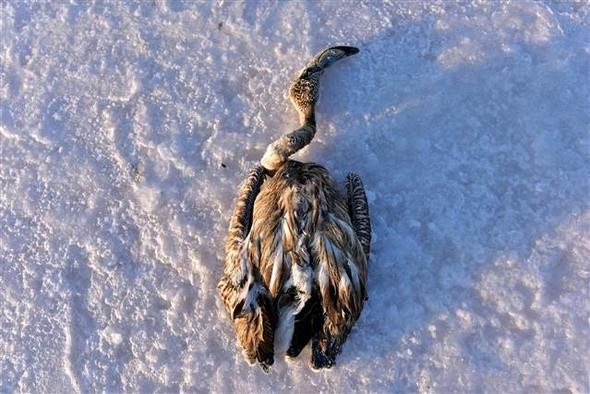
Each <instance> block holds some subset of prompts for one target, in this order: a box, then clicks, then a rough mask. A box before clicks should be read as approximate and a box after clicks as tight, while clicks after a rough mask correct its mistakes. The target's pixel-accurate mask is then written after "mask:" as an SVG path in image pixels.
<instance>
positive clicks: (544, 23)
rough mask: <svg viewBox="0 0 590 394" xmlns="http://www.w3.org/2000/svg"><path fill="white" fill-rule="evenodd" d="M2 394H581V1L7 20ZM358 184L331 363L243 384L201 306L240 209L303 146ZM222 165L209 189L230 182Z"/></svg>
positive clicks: (586, 362) (212, 314)
mask: <svg viewBox="0 0 590 394" xmlns="http://www.w3.org/2000/svg"><path fill="white" fill-rule="evenodd" d="M0 12H1V33H2V34H1V37H0V52H1V56H2V58H1V59H2V69H1V73H0V111H1V121H0V141H1V146H0V159H1V163H0V187H1V194H0V301H1V309H0V322H1V325H0V334H1V335H0V344H1V351H0V391H1V392H38V393H52V392H105V391H106V392H121V391H128V392H152V391H158V392H178V391H182V392H208V391H213V392H241V393H264V392H269V393H270V392H282V391H293V392H302V393H309V392H337V393H348V392H355V393H356V392H420V393H430V392H432V393H449V392H465V393H467V392H469V393H495V392H502V393H511V392H528V393H540V392H560V393H588V392H590V386H589V382H588V374H589V370H590V344H589V338H590V329H589V324H590V297H589V281H590V208H589V203H590V197H589V196H590V186H589V174H590V144H589V135H590V134H589V126H588V125H589V124H590V110H589V98H590V81H589V70H590V43H589V42H590V39H589V34H590V33H589V31H590V30H589V22H590V6H589V5H588V3H587V2H584V1H575V2H574V1H572V2H561V1H526V0H519V1H513V2H512V3H503V2H497V1H489V2H488V1H477V2H473V3H469V2H458V3H456V2H450V1H449V2H447V1H424V2H423V3H420V2H409V1H408V2H398V1H394V2H391V3H388V2H384V3H370V2H361V3H359V2H352V1H351V2H348V3H343V2H340V1H330V2H323V3H317V2H280V3H272V4H266V3H263V2H260V3H256V2H253V1H247V2H245V3H240V2H233V1H225V2H220V3H216V4H213V3H209V2H192V1H191V2H180V1H159V0H156V1H147V0H146V1H124V2H119V3H114V4H105V3H103V2H102V1H82V0H80V1H77V0H72V1H59V2H58V1H55V2H48V3H37V2H28V1H21V0H8V1H2V2H1V3H0ZM334 44H340V45H355V46H358V47H359V48H360V49H361V52H360V53H359V54H358V55H356V56H355V57H352V58H350V59H347V60H345V61H342V62H339V63H338V64H337V65H335V66H334V67H333V68H331V69H330V70H329V71H328V72H327V73H326V74H325V77H324V79H323V82H322V83H323V85H322V97H321V99H320V103H319V105H318V130H319V132H318V135H317V138H316V139H315V140H314V142H313V143H312V145H310V146H309V148H307V149H306V150H304V151H302V152H301V153H300V154H299V155H298V156H297V158H298V159H300V160H309V161H318V162H320V163H322V164H324V165H326V166H327V167H328V168H329V169H331V170H332V171H333V174H334V175H335V177H337V178H340V179H342V178H343V177H344V175H345V173H346V172H347V171H350V170H354V171H356V172H357V173H359V174H360V175H361V176H362V178H363V179H364V182H365V185H366V188H367V190H368V196H369V200H370V204H371V205H370V206H371V216H372V220H373V233H374V234H373V238H374V242H373V254H372V256H371V261H370V272H369V297H370V299H369V301H368V303H367V304H366V307H365V310H364V311H363V314H362V316H361V318H360V320H359V321H358V323H357V325H356V328H355V330H354V331H353V333H352V335H351V336H350V339H349V340H348V342H347V343H346V345H345V347H344V350H343V353H342V355H341V356H340V358H339V359H338V364H337V365H336V366H335V367H334V368H333V369H332V370H330V371H326V372H320V373H313V372H312V371H311V370H310V369H309V367H308V359H309V356H310V355H309V351H308V350H306V351H304V353H303V355H302V356H301V357H300V358H299V359H298V360H297V361H296V362H294V363H293V364H287V363H286V362H284V361H283V360H282V359H279V360H277V361H276V363H275V365H274V366H273V368H272V371H271V373H270V374H268V375H265V374H264V373H263V372H262V371H261V370H260V369H259V368H258V367H249V366H248V365H247V364H246V362H245V361H244V359H243V357H242V355H241V354H240V352H239V351H238V350H237V348H236V345H235V342H234V333H233V331H232V328H231V326H230V323H229V320H228V318H227V317H226V315H225V312H224V310H223V309H222V305H221V303H220V301H219V300H218V298H217V296H216V291H215V285H216V283H217V280H218V278H219V276H220V273H221V270H222V268H221V263H220V261H221V258H222V246H223V240H224V236H225V231H226V228H227V224H228V219H229V214H230V210H231V207H232V204H233V199H234V197H235V195H236V191H237V188H238V185H239V184H240V182H241V181H242V179H243V178H244V177H245V175H246V173H247V170H248V169H249V168H250V167H251V166H253V165H254V164H255V163H256V161H257V160H258V159H259V158H260V157H261V156H262V153H263V151H264V149H265V147H266V145H267V144H268V143H269V142H271V141H272V140H273V139H275V138H276V137H278V136H279V135H280V134H281V133H283V132H286V131H289V130H291V129H293V128H295V127H296V126H297V120H296V119H297V118H296V113H295V110H294V109H292V108H291V106H290V104H289V102H288V100H287V98H286V90H287V87H288V85H289V80H290V78H291V77H292V76H293V75H294V74H295V73H296V72H297V71H298V70H299V68H300V67H302V66H303V65H304V63H305V62H306V61H307V60H308V59H309V58H310V57H311V56H312V55H313V54H315V52H317V51H318V50H321V49H323V48H324V47H326V46H329V45H334ZM222 164H223V165H222Z"/></svg>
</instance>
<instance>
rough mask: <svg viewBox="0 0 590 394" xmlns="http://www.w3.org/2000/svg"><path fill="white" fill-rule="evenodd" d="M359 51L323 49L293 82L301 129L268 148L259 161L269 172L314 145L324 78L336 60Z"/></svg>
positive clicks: (339, 48) (333, 48) (339, 47)
mask: <svg viewBox="0 0 590 394" xmlns="http://www.w3.org/2000/svg"><path fill="white" fill-rule="evenodd" d="M358 52H359V50H358V49H357V48H355V47H348V46H336V47H331V48H327V49H324V50H323V51H321V52H320V53H318V54H317V55H316V56H315V57H314V58H313V59H312V60H311V61H310V62H309V63H308V64H307V65H306V66H305V68H304V69H303V70H301V72H300V73H299V75H298V76H297V77H296V78H295V79H294V80H293V82H292V83H291V86H290V88H289V97H290V99H291V102H292V103H293V106H295V109H296V110H297V112H298V113H299V122H300V124H301V126H300V127H299V128H298V129H296V130H294V131H292V132H290V133H288V134H284V135H283V136H282V137H280V138H279V139H278V140H276V141H275V142H273V143H272V144H270V145H269V146H268V148H267V149H266V152H265V154H264V156H263V157H262V160H261V161H260V162H261V164H262V165H263V166H264V167H265V168H266V169H268V170H270V171H274V170H277V169H278V168H280V167H281V166H282V165H283V164H284V163H285V162H286V161H287V160H288V159H289V156H291V155H292V154H294V153H296V152H297V151H299V150H300V149H302V148H303V147H304V146H306V145H307V144H309V143H310V142H311V140H312V139H313V137H314V135H315V132H316V123H315V104H316V102H317V100H318V97H319V87H320V77H321V75H322V74H323V72H324V70H325V69H326V68H328V67H330V66H331V65H332V64H334V63H335V62H336V61H338V60H340V59H343V58H345V57H348V56H351V55H354V54H356V53H358Z"/></svg>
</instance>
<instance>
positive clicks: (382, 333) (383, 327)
mask: <svg viewBox="0 0 590 394" xmlns="http://www.w3.org/2000/svg"><path fill="white" fill-rule="evenodd" d="M522 12H524V13H526V10H522ZM531 12H532V11H531ZM415 24H417V25H418V26H414V27H415V28H418V29H419V30H420V31H425V30H428V31H431V30H432V21H429V20H417V21H415ZM445 34H446V33H445V32H442V31H440V32H436V31H434V30H432V31H431V37H430V42H429V43H428V44H425V45H423V46H424V48H422V49H421V50H416V46H415V45H413V43H412V42H408V41H407V40H411V39H412V37H413V36H412V35H411V34H409V33H408V34H404V33H403V32H401V31H400V29H395V30H391V31H389V32H386V33H384V34H382V35H380V36H376V37H372V38H371V39H370V40H368V41H367V42H366V43H364V44H363V45H360V49H361V52H360V53H359V54H358V55H357V56H356V57H353V58H351V59H350V60H347V61H346V62H342V64H340V63H339V64H338V65H337V66H334V67H333V69H330V70H329V71H328V72H326V74H325V76H324V77H323V78H324V79H323V80H322V84H323V86H322V91H321V95H322V97H321V98H320V102H319V104H318V111H317V113H318V118H319V120H318V134H317V135H316V140H315V141H314V143H313V144H311V145H310V147H309V148H308V149H307V150H306V151H304V152H303V155H302V156H304V160H306V161H307V160H309V161H316V162H319V163H322V164H324V165H326V166H327V167H328V169H329V170H330V171H332V173H333V175H334V176H335V177H336V178H337V179H343V178H344V176H345V174H346V172H348V171H354V172H357V173H358V174H359V175H360V176H361V177H362V179H363V181H364V183H365V187H366V189H367V194H368V198H369V204H370V209H371V219H372V223H373V244H372V255H371V258H370V268H369V279H368V288H369V297H370V299H369V301H368V303H367V304H366V306H365V309H364V311H363V315H362V316H361V318H360V320H359V322H358V323H357V326H356V329H355V330H354V331H353V334H352V335H351V336H350V338H349V340H348V343H347V344H346V345H345V347H344V350H343V353H342V355H341V356H340V359H339V363H340V364H341V365H343V366H344V367H345V368H354V367H357V366H367V365H369V366H373V367H374V368H369V369H370V370H373V371H374V372H373V373H374V374H378V375H379V376H380V379H381V380H383V376H386V377H387V376H389V378H390V380H391V381H396V375H397V374H398V373H399V372H397V371H395V370H400V369H403V368H404V367H403V365H404V363H405V362H408V363H410V362H411V360H412V357H411V355H410V356H408V354H411V352H412V349H414V348H416V347H419V348H421V349H422V351H426V350H425V349H426V348H427V347H428V346H429V343H430V342H432V340H433V339H432V335H431V334H432V332H431V331H433V330H434V331H436V330H438V331H439V333H441V332H442V333H444V332H445V330H446V331H448V330H449V327H451V326H453V324H454V323H453V322H449V320H453V319H459V318H460V317H458V316H457V310H461V309H463V310H467V311H478V310H479V311H481V310H485V308H486V306H485V305H484V301H483V300H482V299H481V297H480V295H478V293H477V292H476V291H474V287H475V286H477V284H478V282H479V281H480V279H481V277H482V275H484V274H485V272H487V271H488V270H490V269H494V263H495V262H497V261H499V260H506V259H508V260H510V259H513V260H525V259H526V258H527V257H528V256H529V255H530V253H531V250H532V249H533V248H534V246H535V241H537V240H538V239H539V238H540V237H542V236H543V235H545V234H547V233H550V232H552V231H553V230H555V228H556V227H557V226H559V225H560V224H561V223H563V222H564V221H565V220H567V218H568V217H570V216H572V215H575V214H578V213H580V212H581V211H583V210H584V209H586V208H587V207H588V200H587V196H588V195H589V190H590V188H589V181H588V178H587V168H588V161H587V155H586V153H585V148H584V147H585V146H587V143H588V137H587V135H586V133H585V132H584V127H583V126H582V124H584V123H587V122H588V119H587V118H588V114H587V111H585V110H584V105H583V103H584V102H585V99H584V98H585V97H587V94H588V88H587V86H586V87H584V86H579V85H578V86H577V85H576V82H575V80H574V79H573V76H572V74H571V68H572V67H580V69H583V67H585V66H586V67H587V66H588V56H587V55H585V56H584V55H583V56H582V57H580V58H578V59H577V60H573V59H572V58H571V55H570V57H568V58H569V59H570V62H569V63H568V62H563V61H560V60H558V59H559V57H560V56H561V55H564V53H563V52H569V51H573V50H575V49H576V48H570V49H567V48H568V45H570V44H568V42H566V41H567V40H566V38H565V37H563V35H560V34H554V35H552V36H550V37H545V38H543V39H539V40H536V41H534V40H529V41H528V42H525V41H526V40H523V42H520V43H519V44H518V47H513V48H502V47H501V46H499V45H497V46H495V47H493V46H492V47H484V45H485V44H486V42H485V40H484V39H482V40H483V41H482V42H477V39H476V38H474V37H473V36H470V34H469V32H466V33H465V35H461V34H458V33H454V34H452V35H451V36H452V37H456V41H455V42H448V41H446V40H445V39H444V38H445ZM476 37H477V35H476ZM416 45H418V46H419V45H421V44H420V43H416ZM578 49H579V48H578ZM562 58H563V57H562ZM345 63H346V64H345ZM392 66H393V67H392ZM547 275H550V274H547ZM544 279H548V277H545V278H544ZM492 313H493V312H492ZM441 316H443V318H441ZM431 322H435V323H431ZM506 328H507V329H510V327H506ZM416 338H417V339H416ZM521 340H522V341H527V340H530V338H527V336H526V335H524V336H523V337H522V338H521ZM413 342H417V343H420V344H421V345H419V346H418V345H416V346H414V345H412V343H413ZM406 351H408V352H409V353H408V354H406V353H405V352H406ZM466 351H469V349H466ZM392 360H395V362H396V363H397V364H398V365H397V366H396V368H395V370H394V368H393V366H392V362H393V361H392ZM475 362H477V363H478V364H479V365H480V366H482V367H483V368H484V369H486V368H487V369H490V368H491V369H494V368H498V369H509V368H510V366H509V365H504V364H502V363H501V362H500V361H499V360H498V358H497V357H494V355H493V354H492V353H491V352H488V353H486V354H480V356H479V358H478V359H477V360H476V361H475ZM386 380H387V379H386ZM357 383H358V384H359V387H360V385H361V383H360V382H357ZM406 383H408V382H404V381H403V379H402V380H401V381H397V382H396V384H397V385H399V388H403V387H406V386H405V384H406ZM347 384H352V386H350V387H354V384H355V383H354V382H348V383H347ZM347 387H348V386H347Z"/></svg>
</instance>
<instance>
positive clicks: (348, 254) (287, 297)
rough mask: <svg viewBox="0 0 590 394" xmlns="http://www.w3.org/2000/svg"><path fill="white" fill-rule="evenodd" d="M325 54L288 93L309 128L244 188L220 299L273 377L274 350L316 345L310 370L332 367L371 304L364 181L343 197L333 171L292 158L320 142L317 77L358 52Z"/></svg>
mask: <svg viewBox="0 0 590 394" xmlns="http://www.w3.org/2000/svg"><path fill="white" fill-rule="evenodd" d="M357 52H358V50H357V49H356V48H351V47H334V48H329V49H326V50H324V51H322V52H321V53H319V54H318V55H317V56H316V57H315V58H314V59H313V60H312V61H311V62H310V63H309V64H308V65H307V66H306V68H304V69H303V71H302V72H301V73H300V74H299V76H298V77H297V78H296V79H295V80H294V82H293V84H292V85H291V88H290V89H289V95H290V97H291V100H292V102H293V104H294V105H295V107H296V108H297V110H298V112H299V115H300V120H301V123H302V126H301V127H300V128H299V129H297V130H295V131H293V132H291V133H289V134H287V135H284V136H282V137H281V138H280V139H279V140H277V141H276V142H274V143H272V144H271V145H269V147H268V149H267V151H266V153H265V155H264V157H263V158H262V160H261V164H262V166H260V167H256V168H255V169H254V170H252V172H251V173H250V175H249V177H248V178H247V179H246V181H245V182H244V184H243V185H242V187H241V189H240V193H239V196H238V200H237V203H236V206H235V208H234V212H233V214H232V218H231V222H230V228H229V234H228V238H227V241H226V247H225V253H226V257H225V266H224V273H223V276H222V278H221V280H220V282H219V286H218V288H219V292H220V295H221V297H222V299H223V302H224V304H225V306H226V309H227V311H228V313H229V314H230V316H231V318H232V320H233V322H234V328H235V330H236V333H237V337H238V342H239V343H240V346H241V347H242V349H243V351H244V355H245V356H246V358H247V360H248V361H250V362H256V361H258V362H259V363H260V365H261V366H262V367H263V369H265V370H267V369H268V367H269V366H270V365H272V363H273V361H274V353H275V351H277V352H281V353H283V352H284V353H286V355H287V356H288V357H296V356H297V355H298V354H299V352H300V351H301V350H302V349H303V347H305V345H306V344H307V343H308V342H309V341H310V340H311V341H312V360H311V362H312V366H313V367H314V368H325V367H330V366H332V364H333V363H334V360H335V357H336V355H337V354H338V353H339V352H340V350H341V347H342V344H343V343H344V341H345V340H346V337H347V336H348V334H349V333H350V330H351V328H352V326H353V324H354V322H355V321H356V320H357V318H358V317H359V315H360V313H361V310H362V307H363V302H364V301H365V300H366V280H367V259H368V256H369V248H370V242H371V227H370V220H369V211H368V205H367V200H366V197H365V193H364V189H363V185H362V182H361V180H360V178H359V177H358V176H357V175H354V174H349V175H348V177H347V179H346V184H345V185H346V196H343V195H342V194H341V193H340V192H339V190H338V187H337V185H336V183H335V182H334V180H333V179H332V178H331V177H330V175H329V173H328V171H327V170H326V169H325V168H324V167H322V166H320V165H318V164H315V163H300V162H297V161H294V160H289V159H288V158H289V156H290V155H292V154H293V153H295V152H297V151H298V150H299V149H301V148H302V147H304V146H305V145H307V144H309V142H310V141H311V140H312V138H313V136H314V135H315V131H316V127H315V115H314V106H315V103H316V101H317V98H318V89H319V78H320V76H321V74H322V73H323V71H324V69H325V68H327V67H328V66H329V65H330V64H332V63H333V62H334V61H336V60H338V59H341V58H343V57H346V56H349V55H352V54H355V53H357Z"/></svg>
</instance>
